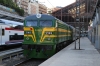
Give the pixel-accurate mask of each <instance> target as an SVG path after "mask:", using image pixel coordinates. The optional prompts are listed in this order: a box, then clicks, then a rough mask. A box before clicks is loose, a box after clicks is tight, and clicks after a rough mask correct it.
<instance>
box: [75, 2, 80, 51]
mask: <svg viewBox="0 0 100 66" xmlns="http://www.w3.org/2000/svg"><path fill="white" fill-rule="evenodd" d="M76 23H78V27H79V50H80V0H76ZM75 29H76V27H75ZM75 43H76V42H75ZM75 45H76V44H75ZM75 49H76V48H75Z"/></svg>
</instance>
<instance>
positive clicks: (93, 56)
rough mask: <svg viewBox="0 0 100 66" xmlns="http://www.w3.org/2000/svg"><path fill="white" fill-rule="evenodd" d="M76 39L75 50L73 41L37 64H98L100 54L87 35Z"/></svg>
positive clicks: (62, 65)
mask: <svg viewBox="0 0 100 66" xmlns="http://www.w3.org/2000/svg"><path fill="white" fill-rule="evenodd" d="M78 42H79V40H77V41H76V45H77V50H74V47H75V42H73V43H72V44H70V45H69V46H67V47H66V48H64V49H62V50H61V51H59V52H58V53H56V54H55V55H53V56H52V57H51V58H49V59H47V60H46V61H44V62H43V63H41V64H40V65H39V66H100V54H99V52H98V51H97V50H96V49H95V47H94V46H93V45H92V43H91V42H90V40H89V39H88V38H87V37H82V38H80V49H81V50H78V47H79V43H78Z"/></svg>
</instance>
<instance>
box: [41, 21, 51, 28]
mask: <svg viewBox="0 0 100 66" xmlns="http://www.w3.org/2000/svg"><path fill="white" fill-rule="evenodd" d="M40 26H41V27H46V26H47V27H51V26H52V21H47V20H45V21H40Z"/></svg>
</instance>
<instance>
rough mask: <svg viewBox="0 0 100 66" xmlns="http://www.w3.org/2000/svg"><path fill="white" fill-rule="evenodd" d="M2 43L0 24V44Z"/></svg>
mask: <svg viewBox="0 0 100 66" xmlns="http://www.w3.org/2000/svg"><path fill="white" fill-rule="evenodd" d="M1 44H2V26H0V45H1Z"/></svg>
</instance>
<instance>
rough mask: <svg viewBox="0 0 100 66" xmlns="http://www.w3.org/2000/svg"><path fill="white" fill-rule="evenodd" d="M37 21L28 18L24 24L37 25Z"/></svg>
mask: <svg viewBox="0 0 100 66" xmlns="http://www.w3.org/2000/svg"><path fill="white" fill-rule="evenodd" d="M37 23H38V22H37V21H33V20H30V21H26V26H32V27H34V26H37Z"/></svg>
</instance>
